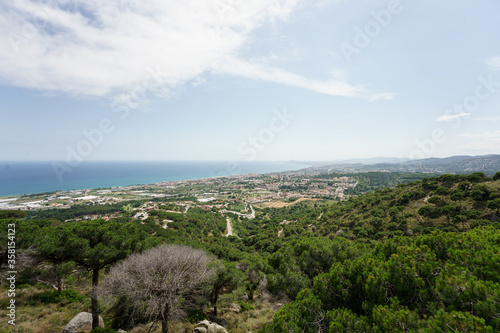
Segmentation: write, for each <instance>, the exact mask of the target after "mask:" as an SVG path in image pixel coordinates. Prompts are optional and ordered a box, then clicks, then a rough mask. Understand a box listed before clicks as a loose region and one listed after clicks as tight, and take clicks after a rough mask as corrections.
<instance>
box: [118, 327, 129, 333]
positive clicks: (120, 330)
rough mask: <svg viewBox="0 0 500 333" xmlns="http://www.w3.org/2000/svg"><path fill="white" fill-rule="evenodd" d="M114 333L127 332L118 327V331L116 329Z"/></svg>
mask: <svg viewBox="0 0 500 333" xmlns="http://www.w3.org/2000/svg"><path fill="white" fill-rule="evenodd" d="M116 333H127V331H124V330H122V329H121V328H120V329H119V330H118V331H116Z"/></svg>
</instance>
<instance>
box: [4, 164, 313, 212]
mask: <svg viewBox="0 0 500 333" xmlns="http://www.w3.org/2000/svg"><path fill="white" fill-rule="evenodd" d="M237 163H238V164H237V166H238V167H239V168H240V170H238V169H236V168H235V167H234V165H235V164H234V162H226V161H209V162H201V161H200V162H197V161H189V162H184V161H167V162H161V161H158V162H127V161H120V162H118V161H117V162H107V161H102V162H87V163H86V164H83V169H84V170H83V172H82V170H78V169H77V168H75V171H80V173H78V172H75V173H74V174H73V175H71V174H70V176H72V177H71V178H69V177H68V178H69V179H68V180H64V181H56V180H55V174H52V173H49V171H51V170H49V171H48V170H47V167H48V165H49V163H48V162H0V165H1V164H4V168H2V169H4V170H6V169H7V170H9V169H10V170H12V169H13V167H12V166H21V167H23V168H26V167H27V166H32V167H33V168H34V169H35V172H31V173H30V174H27V173H28V171H27V170H26V171H23V172H21V173H20V174H15V176H14V178H17V179H15V180H18V181H19V183H18V184H16V183H15V180H12V179H10V180H9V179H7V180H6V177H7V176H8V175H6V172H0V200H5V199H8V198H12V197H16V196H17V197H18V196H23V195H24V196H26V195H37V194H46V193H53V192H54V193H55V192H65V191H82V190H87V191H89V190H95V189H112V188H120V187H126V186H141V185H151V184H159V183H164V182H182V181H194V180H203V179H213V178H218V177H231V176H247V175H251V174H256V175H265V174H271V173H279V172H290V171H299V170H304V169H307V168H309V167H311V165H309V164H301V163H300V164H299V163H296V162H288V161H283V162H281V161H272V162H265V161H262V162H237ZM5 165H6V166H8V167H5ZM159 166H163V167H165V168H166V170H165V171H161V170H158V167H159ZM204 166H206V167H205V168H204ZM242 166H243V167H242ZM85 167H87V169H89V170H86V169H85ZM99 167H101V169H99ZM42 168H44V170H42ZM115 168H116V169H117V170H116V172H114V170H115ZM169 168H170V169H169ZM189 168H191V169H192V170H191V169H189ZM0 170H1V169H0ZM92 171H93V172H95V173H94V174H92ZM23 173H24V174H26V176H27V177H26V179H20V178H22V176H23ZM159 173H160V174H159ZM36 176H38V177H39V179H36V178H35V177H36ZM49 177H50V178H49ZM30 178H31V179H30ZM9 181H10V183H9ZM5 183H6V184H5ZM5 185H7V186H5ZM16 185H17V186H16ZM26 189H32V190H26ZM0 208H1V207H0Z"/></svg>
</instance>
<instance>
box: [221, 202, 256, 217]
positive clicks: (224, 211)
mask: <svg viewBox="0 0 500 333" xmlns="http://www.w3.org/2000/svg"><path fill="white" fill-rule="evenodd" d="M248 206H249V207H250V210H251V211H252V213H250V214H243V213H240V212H235V211H232V210H227V209H223V210H221V213H222V214H225V213H232V214H236V215H238V216H241V217H244V218H247V219H249V220H251V219H254V218H255V210H254V209H253V207H252V205H251V204H248Z"/></svg>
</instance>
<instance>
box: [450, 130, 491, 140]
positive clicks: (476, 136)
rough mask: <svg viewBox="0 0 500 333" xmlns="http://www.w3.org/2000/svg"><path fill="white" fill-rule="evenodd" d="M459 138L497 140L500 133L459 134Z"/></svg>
mask: <svg viewBox="0 0 500 333" xmlns="http://www.w3.org/2000/svg"><path fill="white" fill-rule="evenodd" d="M458 136H461V137H464V138H481V139H495V138H500V131H495V132H483V133H464V134H459V135H458Z"/></svg>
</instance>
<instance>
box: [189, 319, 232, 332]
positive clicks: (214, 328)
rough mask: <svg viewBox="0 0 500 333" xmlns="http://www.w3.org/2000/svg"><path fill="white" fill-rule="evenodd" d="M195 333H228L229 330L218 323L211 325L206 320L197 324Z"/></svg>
mask: <svg viewBox="0 0 500 333" xmlns="http://www.w3.org/2000/svg"><path fill="white" fill-rule="evenodd" d="M193 333H227V330H226V329H225V328H224V327H223V326H221V325H219V324H217V323H211V322H209V321H208V320H204V321H200V322H199V323H198V324H196V327H195V328H194V329H193Z"/></svg>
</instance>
